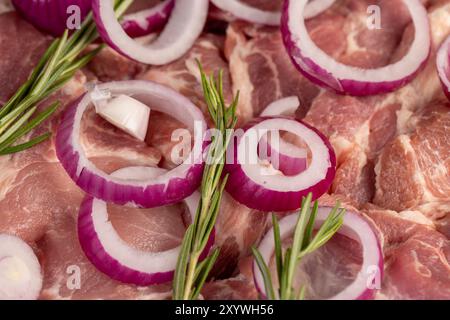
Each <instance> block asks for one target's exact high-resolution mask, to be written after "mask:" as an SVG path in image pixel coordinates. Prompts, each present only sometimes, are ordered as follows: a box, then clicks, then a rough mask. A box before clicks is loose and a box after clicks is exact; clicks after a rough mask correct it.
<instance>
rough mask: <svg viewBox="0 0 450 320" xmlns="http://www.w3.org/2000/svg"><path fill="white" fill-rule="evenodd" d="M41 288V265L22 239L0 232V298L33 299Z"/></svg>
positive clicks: (37, 295)
mask: <svg viewBox="0 0 450 320" xmlns="http://www.w3.org/2000/svg"><path fill="white" fill-rule="evenodd" d="M41 289H42V274H41V266H40V264H39V261H38V259H37V257H36V255H35V254H34V252H33V249H31V247H30V246H29V245H28V244H26V243H25V242H24V241H23V240H22V239H20V238H18V237H16V236H12V235H9V234H0V300H35V299H37V298H38V297H39V294H40V292H41Z"/></svg>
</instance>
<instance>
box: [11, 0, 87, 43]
mask: <svg viewBox="0 0 450 320" xmlns="http://www.w3.org/2000/svg"><path fill="white" fill-rule="evenodd" d="M91 2H92V1H91V0H12V3H13V5H14V7H15V8H16V10H17V12H18V13H19V14H20V15H21V16H22V17H24V18H25V19H26V20H27V21H28V22H30V23H31V24H32V25H34V26H35V27H36V28H37V29H39V30H41V31H43V32H45V33H48V34H51V35H52V36H55V37H59V36H61V35H62V34H63V33H64V31H65V30H66V28H67V19H68V17H69V15H68V14H67V8H68V7H69V6H71V5H77V6H79V8H80V11H81V19H82V20H83V19H84V18H85V17H86V16H87V15H88V13H89V11H90V10H91Z"/></svg>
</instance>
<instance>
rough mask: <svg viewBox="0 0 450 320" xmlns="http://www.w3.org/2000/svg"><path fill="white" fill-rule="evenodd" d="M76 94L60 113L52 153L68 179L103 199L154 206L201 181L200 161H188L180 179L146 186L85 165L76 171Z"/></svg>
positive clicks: (179, 198)
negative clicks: (106, 175)
mask: <svg viewBox="0 0 450 320" xmlns="http://www.w3.org/2000/svg"><path fill="white" fill-rule="evenodd" d="M82 98H83V96H82V97H80V98H79V99H77V100H76V101H75V102H74V103H72V104H71V105H70V106H69V107H68V108H67V109H66V110H65V111H64V113H63V115H62V119H61V124H60V126H59V128H58V131H57V134H56V142H55V145H56V155H57V157H58V159H59V161H60V162H61V164H62V166H63V167H64V169H65V170H66V172H67V173H68V174H69V176H70V177H71V178H72V180H73V181H74V182H75V183H76V184H77V185H78V186H79V187H80V188H81V189H82V190H83V191H85V192H86V193H88V194H90V195H92V196H93V197H95V198H98V199H100V200H103V201H105V202H112V203H115V204H118V205H126V204H129V203H130V202H134V203H135V205H136V206H138V207H142V208H154V207H160V206H164V205H169V204H174V203H178V202H180V201H182V200H183V199H185V198H187V197H188V196H190V195H192V194H193V193H194V192H195V191H196V190H197V189H198V188H199V187H200V184H201V180H202V175H203V168H204V163H201V164H194V165H192V166H191V167H190V168H189V170H188V172H187V174H186V176H185V177H184V178H182V179H180V178H176V179H175V178H174V179H171V180H170V182H169V183H168V185H167V186H166V185H163V184H160V185H149V186H147V187H138V186H127V185H122V184H118V183H114V182H111V181H107V180H106V179H104V178H103V177H100V176H98V175H97V174H95V173H94V172H92V171H90V170H89V169H88V168H84V169H82V171H81V173H80V174H79V175H77V166H78V163H79V161H80V156H79V154H78V151H76V150H74V148H73V146H72V145H71V144H70V141H71V133H72V130H73V126H74V122H75V119H74V118H75V114H76V111H77V106H78V104H79V102H80V101H81V99H82Z"/></svg>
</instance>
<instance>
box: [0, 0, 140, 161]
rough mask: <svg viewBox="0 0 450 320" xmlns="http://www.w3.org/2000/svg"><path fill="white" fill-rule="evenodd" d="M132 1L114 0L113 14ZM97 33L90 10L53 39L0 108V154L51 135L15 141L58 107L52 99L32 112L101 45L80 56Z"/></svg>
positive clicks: (91, 56)
mask: <svg viewBox="0 0 450 320" xmlns="http://www.w3.org/2000/svg"><path fill="white" fill-rule="evenodd" d="M132 2H133V0H116V6H115V10H116V15H117V16H121V15H122V14H123V13H124V12H125V11H126V9H127V8H128V7H129V6H130V5H131V3H132ZM97 37H98V34H97V29H96V25H95V23H94V21H93V19H92V14H91V15H89V16H88V17H87V18H86V19H85V21H84V22H83V24H82V26H81V28H80V29H79V30H77V31H76V32H74V33H73V34H72V35H70V36H69V32H68V30H66V31H65V32H64V34H63V35H62V36H61V38H59V39H55V40H54V41H53V42H52V44H51V45H50V46H49V48H48V49H47V51H46V52H45V53H44V54H43V56H42V58H41V60H40V61H39V62H38V64H37V65H36V67H35V68H34V70H33V72H32V73H31V75H30V76H29V78H28V80H27V81H26V82H25V83H24V84H23V85H22V86H21V87H20V88H19V89H18V90H17V92H16V93H15V94H14V95H13V96H12V97H11V98H10V99H9V100H8V101H7V102H6V103H5V104H4V105H3V107H1V109H0V155H6V154H11V153H16V152H20V151H23V150H25V149H28V148H31V147H33V146H35V145H36V144H38V143H41V142H43V141H45V140H47V139H48V138H49V137H50V136H51V134H50V133H49V132H48V133H45V134H43V135H40V136H38V137H34V138H31V139H30V140H28V141H26V142H22V143H20V144H18V145H14V144H15V143H16V142H17V141H20V140H21V139H22V138H23V137H24V136H25V135H26V134H28V133H29V132H30V131H31V130H33V129H34V128H36V127H37V126H39V125H40V124H41V123H42V122H44V121H45V120H46V119H48V118H49V117H50V116H51V115H52V114H53V113H54V112H55V111H56V110H57V107H58V106H59V103H58V102H55V103H53V104H52V105H51V106H49V107H47V108H46V109H45V110H44V111H42V112H40V113H39V114H37V115H35V113H36V112H37V110H38V108H37V106H38V105H39V104H40V103H42V102H43V101H44V100H45V99H46V98H48V97H49V96H50V95H51V94H53V93H55V92H56V91H58V90H59V89H60V88H61V87H62V86H64V84H66V83H67V82H68V81H69V80H70V79H71V78H72V77H73V76H74V75H75V72H76V71H77V70H79V69H81V68H82V67H84V66H85V65H86V64H88V63H89V61H91V60H92V58H93V57H94V56H95V55H96V54H97V53H98V52H99V50H101V48H102V47H103V46H102V45H100V46H98V47H97V48H96V49H93V50H91V51H90V52H88V53H86V54H84V55H83V56H82V57H79V56H80V55H81V53H82V52H83V51H85V50H86V49H87V47H88V46H89V45H90V44H91V43H93V41H94V40H95V39H96V38H97Z"/></svg>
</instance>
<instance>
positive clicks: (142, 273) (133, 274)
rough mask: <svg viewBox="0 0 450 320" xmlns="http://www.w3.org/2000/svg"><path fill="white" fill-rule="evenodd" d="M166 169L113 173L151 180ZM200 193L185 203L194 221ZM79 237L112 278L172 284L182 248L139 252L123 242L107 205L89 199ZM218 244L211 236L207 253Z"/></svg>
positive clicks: (130, 169)
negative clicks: (110, 218)
mask: <svg viewBox="0 0 450 320" xmlns="http://www.w3.org/2000/svg"><path fill="white" fill-rule="evenodd" d="M165 172H166V170H164V169H160V168H151V167H128V168H123V169H120V170H118V171H116V172H114V173H113V174H112V176H114V177H119V178H122V179H133V180H143V179H145V180H149V179H155V178H157V177H158V176H160V175H162V174H165ZM199 200H200V194H199V193H198V192H195V193H194V194H192V195H191V196H189V197H187V198H186V199H184V200H183V201H184V202H185V204H186V207H187V210H188V213H189V216H190V218H191V221H194V218H195V214H196V212H197V206H198V203H199ZM78 237H79V240H80V244H81V247H82V248H83V251H84V253H85V254H86V256H87V257H88V258H89V260H90V261H91V262H92V264H94V266H95V267H96V268H97V269H98V270H100V271H101V272H103V273H105V274H107V275H108V276H109V277H111V278H113V279H115V280H118V281H121V282H124V283H132V284H136V285H140V286H147V285H153V284H159V283H164V282H168V281H171V280H172V278H173V274H174V270H175V267H176V264H177V259H178V255H179V253H180V246H178V247H176V248H173V249H169V250H166V251H162V252H156V253H155V252H148V251H142V250H138V249H136V248H133V247H132V246H130V245H128V244H127V243H126V242H125V241H123V240H122V239H121V238H120V236H119V235H118V234H117V232H116V231H115V230H114V227H113V225H112V224H111V221H110V220H109V218H108V211H107V205H106V203H105V202H103V201H101V200H98V199H95V198H93V197H91V196H87V197H86V198H85V199H84V201H83V203H82V205H81V208H80V214H79V217H78ZM213 243H214V235H212V236H211V238H210V240H209V242H208V243H207V247H206V248H205V252H206V253H207V252H209V249H210V248H211V246H212V245H213Z"/></svg>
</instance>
